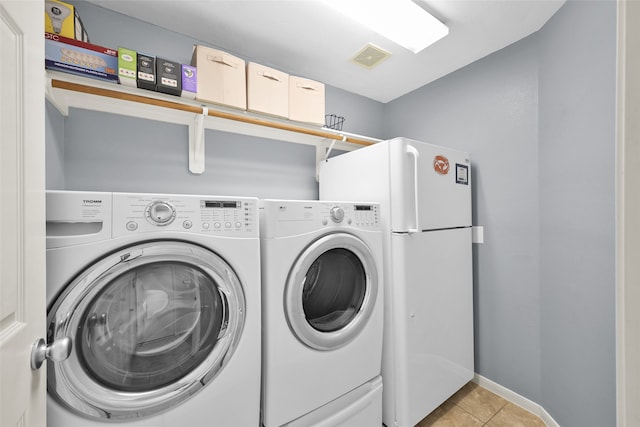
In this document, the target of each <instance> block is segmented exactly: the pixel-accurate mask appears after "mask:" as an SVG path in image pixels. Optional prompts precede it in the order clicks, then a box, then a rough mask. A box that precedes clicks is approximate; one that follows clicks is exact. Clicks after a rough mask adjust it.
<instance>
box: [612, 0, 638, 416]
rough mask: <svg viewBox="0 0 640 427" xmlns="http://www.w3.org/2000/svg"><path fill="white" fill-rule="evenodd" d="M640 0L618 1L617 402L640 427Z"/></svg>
mask: <svg viewBox="0 0 640 427" xmlns="http://www.w3.org/2000/svg"><path fill="white" fill-rule="evenodd" d="M638 19H640V3H638V2H634V1H619V2H618V112H617V115H618V144H617V154H618V164H617V177H616V178H617V187H618V188H617V195H616V196H617V221H616V222H617V254H616V257H617V274H616V276H617V277H616V281H617V290H616V296H617V306H616V316H617V337H616V338H617V340H616V341H617V391H618V394H617V404H618V420H617V425H618V426H619V427H635V426H638V425H640V405H638V402H639V401H640V311H639V310H638V307H639V306H640V287H639V286H638V284H639V283H640V265H639V264H638V258H639V255H640V226H639V225H638V220H637V218H638V216H640V196H639V194H638V183H639V182H640V168H639V166H640V144H638V140H639V139H638V138H639V137H640V129H639V128H638V125H637V119H636V116H637V112H638V109H639V108H640V95H639V91H638V87H639V86H640V56H639V55H638V48H639V47H640V29H639V28H638V26H637V22H638Z"/></svg>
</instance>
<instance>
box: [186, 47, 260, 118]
mask: <svg viewBox="0 0 640 427" xmlns="http://www.w3.org/2000/svg"><path fill="white" fill-rule="evenodd" d="M191 65H193V66H195V67H196V69H197V71H198V73H197V84H198V92H197V93H196V99H197V100H198V101H203V102H212V103H215V104H222V105H226V106H229V107H234V108H240V109H242V110H245V109H246V108H247V80H246V72H245V62H244V60H242V59H240V58H237V57H235V56H233V55H230V54H228V53H227V52H224V51H221V50H217V49H213V48H210V47H206V46H200V45H196V46H194V47H193V55H192V57H191Z"/></svg>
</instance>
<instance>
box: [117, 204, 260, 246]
mask: <svg viewBox="0 0 640 427" xmlns="http://www.w3.org/2000/svg"><path fill="white" fill-rule="evenodd" d="M152 231H153V232H158V231H183V232H190V233H198V234H206V235H215V236H228V237H257V236H258V211H257V199H255V198H251V197H231V198H229V197H224V196H222V197H215V196H191V195H162V194H136V193H113V234H114V236H123V235H127V234H131V233H144V232H152Z"/></svg>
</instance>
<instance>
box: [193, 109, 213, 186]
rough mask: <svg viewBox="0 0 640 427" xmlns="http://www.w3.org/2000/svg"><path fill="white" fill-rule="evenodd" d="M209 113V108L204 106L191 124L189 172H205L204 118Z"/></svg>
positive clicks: (198, 173)
mask: <svg viewBox="0 0 640 427" xmlns="http://www.w3.org/2000/svg"><path fill="white" fill-rule="evenodd" d="M208 115H209V108H207V107H204V106H203V107H202V113H201V114H197V115H196V117H195V120H194V121H193V123H190V124H189V172H191V173H193V174H197V175H200V174H202V173H204V132H205V127H204V119H205V117H207V116H208Z"/></svg>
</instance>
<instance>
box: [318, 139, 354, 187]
mask: <svg viewBox="0 0 640 427" xmlns="http://www.w3.org/2000/svg"><path fill="white" fill-rule="evenodd" d="M336 136H339V135H336ZM341 136H342V139H341V140H342V142H345V141H346V140H347V137H346V136H345V135H341ZM329 141H331V143H330V144H329ZM337 141H338V139H329V138H326V139H323V140H322V141H321V142H320V143H318V144H316V181H318V182H319V181H320V163H322V162H326V161H327V159H328V158H329V154H331V150H333V146H334V145H336V142H337ZM327 144H329V147H327Z"/></svg>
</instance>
